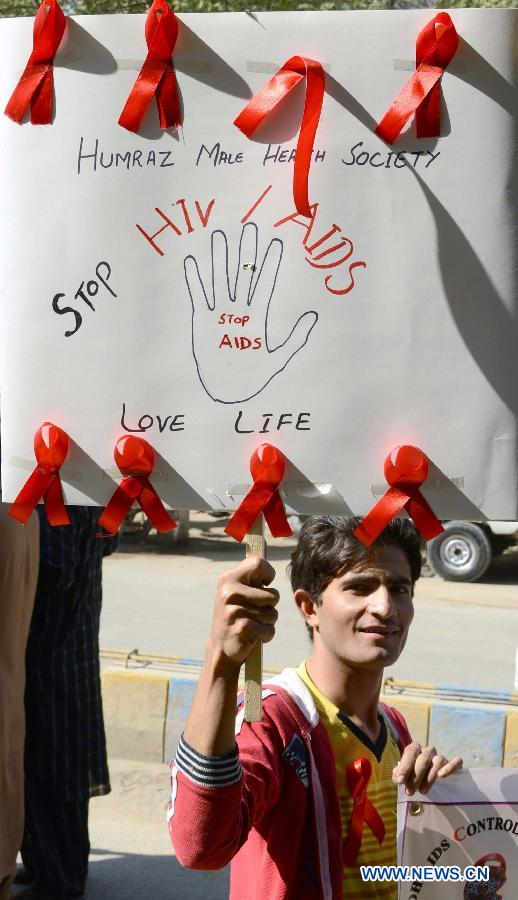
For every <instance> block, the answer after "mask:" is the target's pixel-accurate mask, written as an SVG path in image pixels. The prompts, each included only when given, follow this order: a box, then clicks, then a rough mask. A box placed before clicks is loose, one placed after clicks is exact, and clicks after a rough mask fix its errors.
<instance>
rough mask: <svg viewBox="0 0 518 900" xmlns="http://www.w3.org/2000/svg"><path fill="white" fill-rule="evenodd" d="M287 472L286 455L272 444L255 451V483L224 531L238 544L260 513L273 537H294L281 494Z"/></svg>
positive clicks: (252, 468) (252, 458)
mask: <svg viewBox="0 0 518 900" xmlns="http://www.w3.org/2000/svg"><path fill="white" fill-rule="evenodd" d="M285 468H286V460H285V458H284V456H283V454H282V453H281V451H280V450H277V449H276V448H275V447H272V445H271V444H261V446H260V447H258V448H257V450H254V452H253V453H252V456H251V458H250V472H251V475H252V478H253V479H254V483H253V485H252V487H251V488H250V490H249V491H248V494H247V495H246V497H245V498H244V500H242V502H241V503H240V505H239V506H238V508H237V509H236V511H235V513H234V515H233V516H232V518H231V520H230V522H229V523H228V525H227V527H226V528H225V531H226V533H227V534H229V535H230V536H231V537H233V538H235V539H236V541H242V540H243V538H244V536H245V534H248V532H249V531H250V528H251V527H252V525H253V524H254V522H255V520H256V519H257V517H258V516H259V515H260V514H261V513H264V517H265V519H266V521H267V522H268V527H269V529H270V531H271V533H272V535H273V537H290V535H292V534H293V532H292V530H291V528H290V526H289V522H288V520H287V518H286V513H285V511H284V506H283V505H282V500H281V497H280V494H279V491H278V487H279V485H280V483H281V481H282V479H283V478H284V469H285Z"/></svg>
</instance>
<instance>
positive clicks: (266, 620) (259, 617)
mask: <svg viewBox="0 0 518 900" xmlns="http://www.w3.org/2000/svg"><path fill="white" fill-rule="evenodd" d="M228 615H229V617H230V619H231V620H232V621H233V622H239V621H240V620H241V619H253V621H254V622H258V623H259V624H260V625H275V624H276V622H277V620H278V618H279V613H278V612H277V610H276V609H275V607H274V606H254V605H252V604H250V603H247V604H246V605H245V604H241V605H240V606H232V607H229V613H228Z"/></svg>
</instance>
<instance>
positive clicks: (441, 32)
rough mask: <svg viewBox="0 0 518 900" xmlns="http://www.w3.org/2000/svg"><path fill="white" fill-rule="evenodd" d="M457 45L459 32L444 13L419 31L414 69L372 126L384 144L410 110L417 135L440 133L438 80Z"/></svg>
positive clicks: (395, 136)
mask: <svg viewBox="0 0 518 900" xmlns="http://www.w3.org/2000/svg"><path fill="white" fill-rule="evenodd" d="M458 46H459V35H458V34H457V31H456V29H455V25H454V24H453V22H452V20H451V18H450V16H449V15H448V13H446V12H441V13H438V14H437V15H436V16H434V18H433V19H432V20H431V21H430V22H428V24H427V25H425V27H424V28H423V30H422V31H420V32H419V34H418V36H417V41H416V70H415V72H414V73H413V75H411V76H410V78H409V79H408V81H407V82H406V84H405V85H404V86H403V88H402V90H401V91H400V93H399V94H398V95H397V97H396V98H395V99H394V100H393V101H392V104H391V106H390V107H389V109H388V110H387V112H386V113H385V115H384V116H383V118H382V119H381V121H380V122H379V124H378V127H377V128H376V134H378V135H379V136H380V137H381V138H383V140H384V141H386V142H387V144H393V143H394V141H395V140H396V138H397V136H398V134H399V133H400V132H401V129H402V128H403V127H404V125H405V124H406V123H407V122H408V120H409V118H410V117H411V116H412V115H413V114H414V113H415V117H416V129H417V137H418V138H425V137H439V136H440V133H441V90H440V79H441V76H442V75H443V74H444V71H445V69H446V68H447V66H448V64H449V63H450V62H451V60H452V59H453V57H454V56H455V54H456V52H457V49H458Z"/></svg>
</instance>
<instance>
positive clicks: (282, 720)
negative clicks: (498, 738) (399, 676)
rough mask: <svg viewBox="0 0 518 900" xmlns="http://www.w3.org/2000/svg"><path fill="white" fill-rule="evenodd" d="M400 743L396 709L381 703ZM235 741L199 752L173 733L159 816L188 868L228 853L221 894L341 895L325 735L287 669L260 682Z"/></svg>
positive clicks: (404, 738)
mask: <svg viewBox="0 0 518 900" xmlns="http://www.w3.org/2000/svg"><path fill="white" fill-rule="evenodd" d="M380 710H381V712H382V713H383V714H384V717H385V721H386V723H387V726H388V727H389V728H390V729H391V730H392V732H393V734H394V736H395V738H396V740H397V742H398V744H399V747H400V749H401V750H402V749H403V747H405V746H406V744H408V743H409V742H410V735H409V733H408V729H407V727H406V724H405V721H404V719H403V717H402V716H401V715H400V713H398V712H397V711H396V710H394V709H392V708H390V707H384V706H381V707H380ZM236 733H237V747H238V749H236V750H235V751H232V752H231V753H229V754H227V755H226V756H224V757H212V758H211V757H205V756H202V755H201V754H199V753H197V751H195V750H193V748H191V747H189V745H188V744H186V742H185V741H183V739H182V741H181V742H180V745H179V747H178V751H177V754H176V758H175V761H174V762H173V763H172V792H171V800H170V803H169V812H168V822H169V832H170V835H171V840H172V842H173V846H174V848H175V852H176V856H177V859H178V860H179V862H180V863H182V865H184V866H187V867H189V868H192V869H221V868H223V866H225V865H226V864H227V863H228V862H230V861H232V866H231V879H230V900H340V898H342V893H343V862H342V830H341V822H340V809H339V805H338V794H337V790H336V770H335V762H334V757H333V753H332V750H331V745H330V742H329V738H328V736H327V733H326V731H325V728H324V726H323V725H322V723H321V722H320V719H319V716H318V713H317V710H316V708H315V704H314V702H313V698H312V697H311V694H310V692H309V690H308V689H307V687H306V685H305V684H304V683H303V682H302V680H301V679H300V678H299V677H298V675H297V674H296V672H295V671H294V670H293V669H285V670H284V672H282V674H281V675H279V676H278V677H277V678H274V679H273V680H272V681H271V682H268V684H266V685H264V687H263V717H262V719H261V721H260V722H254V723H248V722H244V712H243V709H241V710H240V711H239V713H238V716H237V720H236Z"/></svg>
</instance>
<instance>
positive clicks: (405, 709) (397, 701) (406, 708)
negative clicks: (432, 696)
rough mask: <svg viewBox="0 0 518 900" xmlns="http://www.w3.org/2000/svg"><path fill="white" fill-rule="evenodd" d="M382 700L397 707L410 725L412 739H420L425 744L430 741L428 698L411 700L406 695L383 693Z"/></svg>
mask: <svg viewBox="0 0 518 900" xmlns="http://www.w3.org/2000/svg"><path fill="white" fill-rule="evenodd" d="M381 700H382V701H383V703H386V704H387V705H388V706H393V707H394V708H395V709H397V710H398V711H399V712H400V713H401V715H402V716H404V718H405V721H406V723H407V725H408V730H409V732H410V734H411V735H412V740H414V741H418V742H419V743H420V744H422V745H423V746H424V745H425V744H427V743H428V728H429V722H430V704H429V703H428V702H427V701H426V700H420V699H416V700H411V699H408V698H406V697H405V699H402V698H401V697H394V696H393V695H390V696H388V697H385V696H383V695H382V697H381Z"/></svg>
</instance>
